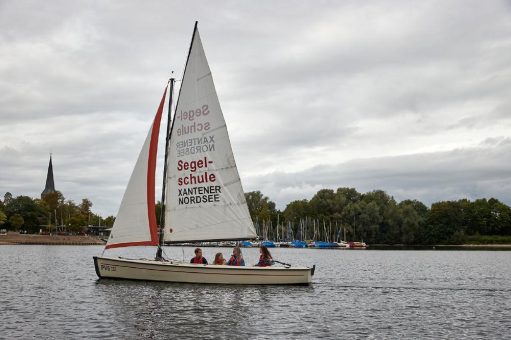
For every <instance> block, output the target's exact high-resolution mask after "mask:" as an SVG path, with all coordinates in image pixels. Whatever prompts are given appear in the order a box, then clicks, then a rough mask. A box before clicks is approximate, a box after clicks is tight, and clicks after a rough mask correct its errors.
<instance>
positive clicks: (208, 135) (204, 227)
mask: <svg viewBox="0 0 511 340" xmlns="http://www.w3.org/2000/svg"><path fill="white" fill-rule="evenodd" d="M168 152H169V158H168V163H167V167H168V168H167V171H168V173H167V179H166V180H167V192H166V197H167V202H166V204H165V208H166V209H165V234H164V235H165V238H164V239H165V241H167V242H168V241H171V242H183V241H198V240H203V241H207V240H210V241H211V240H241V239H253V238H256V237H257V234H256V232H255V229H254V225H253V223H252V220H251V218H250V213H249V211H248V207H247V203H246V201H245V195H244V193H243V188H242V186H241V182H240V177H239V174H238V170H237V168H236V162H235V160H234V155H233V152H232V148H231V143H230V141H229V135H228V133H227V127H226V125H225V120H224V116H223V113H222V109H221V108H220V103H219V101H218V97H217V94H216V90H215V85H214V84H213V78H212V76H211V71H210V69H209V65H208V62H207V60H206V55H205V54H204V49H203V47H202V43H201V39H200V36H199V32H198V30H197V26H195V29H194V33H193V37H192V43H191V46H190V51H189V55H188V60H187V62H186V67H185V72H184V76H183V81H182V84H181V89H180V92H179V98H178V101H177V106H176V110H175V114H174V121H173V125H172V131H171V136H170V143H169V150H168Z"/></svg>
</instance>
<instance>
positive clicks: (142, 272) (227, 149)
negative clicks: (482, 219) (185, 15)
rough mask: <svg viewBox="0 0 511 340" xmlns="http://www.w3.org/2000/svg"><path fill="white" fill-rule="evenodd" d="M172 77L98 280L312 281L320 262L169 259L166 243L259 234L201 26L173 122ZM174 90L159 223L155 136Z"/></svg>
mask: <svg viewBox="0 0 511 340" xmlns="http://www.w3.org/2000/svg"><path fill="white" fill-rule="evenodd" d="M174 82H175V80H174V79H170V80H169V83H168V84H167V86H166V87H165V90H164V93H163V97H162V99H161V101H160V104H159V107H158V110H157V112H156V116H155V118H154V120H153V123H152V125H151V127H150V129H149V133H148V135H147V138H146V140H145V142H144V144H143V146H142V150H141V152H140V154H139V157H138V160H137V162H136V164H135V168H134V169H133V172H132V175H131V177H130V180H129V182H128V185H127V187H126V191H125V193H124V196H123V198H122V201H121V205H120V208H119V212H118V214H117V218H116V220H115V223H114V226H113V227H112V231H111V233H110V237H109V239H108V241H107V243H106V245H105V249H104V250H103V254H102V255H101V256H94V266H95V270H96V273H97V275H98V277H99V278H115V279H131V280H149V281H166V282H187V283H208V284H310V283H311V278H312V275H313V274H314V269H315V266H313V267H301V266H296V267H295V266H292V265H287V264H286V265H285V266H282V267H279V266H271V267H249V266H247V267H237V266H226V265H197V264H190V263H184V262H182V261H178V260H170V259H165V258H164V256H163V251H162V249H163V246H164V244H171V243H184V242H199V241H200V242H202V241H241V240H252V239H256V238H257V234H256V231H255V228H254V225H253V222H252V220H251V218H250V214H249V211H248V207H247V203H246V201H245V195H244V192H243V188H242V185H241V180H240V177H239V174H238V170H237V167H236V162H235V160H234V155H233V152H232V148H231V143H230V140H229V135H228V132H227V127H226V124H225V120H224V117H223V113H222V110H221V108H220V102H219V100H218V97H217V93H216V90H215V86H214V83H213V78H212V75H211V71H210V68H209V65H208V62H207V59H206V56H205V54H204V49H203V46H202V42H201V39H200V36H199V31H198V29H197V22H196V23H195V27H194V30H193V35H192V40H191V44H190V48H189V52H188V57H187V61H186V66H185V70H184V74H183V78H182V82H181V87H180V90H179V95H178V99H177V103H176V107H175V110H174V118H173V119H171V109H172V93H173V87H174ZM167 88H169V91H168V92H169V105H168V107H169V110H168V119H167V133H166V145H165V162H164V169H163V185H162V187H163V189H162V200H161V202H162V205H163V210H164V214H162V216H161V217H160V221H159V225H160V226H163V228H160V227H159V226H158V223H157V219H156V212H155V176H156V175H155V174H156V154H157V149H158V135H159V130H160V122H161V119H162V115H163V109H164V104H165V99H166V96H167ZM138 246H153V247H156V256H155V258H154V259H128V258H124V257H111V256H106V255H105V252H107V251H108V250H110V249H113V248H121V247H138Z"/></svg>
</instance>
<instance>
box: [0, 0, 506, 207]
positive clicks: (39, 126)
mask: <svg viewBox="0 0 511 340" xmlns="http://www.w3.org/2000/svg"><path fill="white" fill-rule="evenodd" d="M196 20H197V21H198V22H199V31H200V35H201V39H202V43H203V45H204V49H205V52H206V56H207V58H208V61H209V65H210V68H211V71H212V74H213V79H214V82H215V86H216V90H217V93H218V96H219V100H220V103H221V106H222V111H223V113H224V117H225V120H226V122H227V127H228V130H229V134H230V138H231V143H232V148H233V151H234V154H235V157H236V162H237V165H238V170H239V173H240V176H241V179H242V183H243V187H244V189H245V192H248V191H256V190H259V191H261V192H262V193H263V194H264V195H265V196H268V197H269V199H270V200H272V201H274V202H275V203H276V204H277V208H279V209H282V210H283V209H284V208H285V207H286V205H287V204H288V203H289V202H291V201H293V200H301V199H311V198H312V196H313V195H314V194H315V193H316V192H317V191H318V190H320V189H323V188H328V189H334V190H335V189H337V188H339V187H353V188H355V189H357V191H359V192H362V193H364V192H369V191H372V190H384V191H386V192H387V193H388V194H389V195H391V196H393V197H394V198H395V199H396V201H398V202H399V201H402V200H405V199H416V200H420V201H422V202H423V203H425V204H426V205H428V206H429V205H430V204H431V203H434V202H438V201H443V200H457V199H462V198H468V199H470V200H474V199H478V198H491V197H494V198H497V199H499V200H501V201H502V202H504V203H506V204H508V205H511V3H510V2H509V1H493V0H490V1H479V0H477V1H471V0H467V1H455V0H452V1H451V0H449V1H318V0H310V1H300V0H294V1H268V0H262V1H243V0H242V1H239V0H236V1H222V0H221V1H214V2H212V1H163V0H162V1H156V0H151V1H115V0H113V1H67V0H63V1H55V0H49V1H25V0H19V1H11V0H0V198H1V197H3V194H4V193H5V192H11V193H12V194H13V196H19V195H27V196H30V197H34V198H36V197H39V196H40V194H41V192H42V190H43V189H44V185H45V181H46V172H47V167H48V161H49V155H50V153H52V155H53V156H52V157H53V170H54V178H55V186H56V189H57V190H59V191H61V192H62V193H63V195H64V197H65V198H66V199H68V200H73V201H74V202H75V203H79V202H81V200H82V198H88V199H90V200H91V201H92V202H93V207H92V210H93V211H94V212H95V213H98V214H100V215H102V216H104V217H106V216H108V215H115V214H116V213H117V209H118V207H119V204H120V200H121V198H122V195H123V193H124V189H125V186H126V184H127V182H128V180H129V176H130V174H131V171H132V169H133V166H134V164H135V162H136V158H137V156H138V153H139V152H140V148H141V146H142V144H143V141H144V139H145V137H146V135H147V131H148V129H149V126H150V124H151V121H152V119H153V117H154V114H155V112H156V109H157V106H158V104H159V100H160V98H161V94H162V93H163V89H164V86H165V84H166V82H167V80H168V78H170V76H171V72H172V71H173V72H174V74H173V75H174V76H175V77H176V78H178V79H179V78H181V77H182V73H183V68H184V64H185V61H186V56H187V53H188V48H189V44H190V39H191V35H192V31H193V25H194V23H195V21H196ZM176 93H177V92H176ZM162 154H163V153H162V152H160V158H159V167H158V169H159V170H158V173H161V164H162V163H163V162H162V157H163V156H162ZM160 176H161V175H160ZM160 187H161V186H160ZM160 187H159V188H160ZM159 188H157V189H159ZM157 192H158V191H157ZM158 196H159V194H158Z"/></svg>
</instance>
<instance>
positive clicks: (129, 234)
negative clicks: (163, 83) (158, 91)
mask: <svg viewBox="0 0 511 340" xmlns="http://www.w3.org/2000/svg"><path fill="white" fill-rule="evenodd" d="M166 94H167V88H166V87H165V91H164V93H163V97H162V99H161V102H160V106H159V107H158V111H157V112H156V116H155V117H154V121H153V124H152V125H151V128H150V129H149V133H148V135H147V138H146V140H145V142H144V146H143V147H142V150H141V151H140V154H139V156H138V159H137V163H136V165H135V168H134V169H133V173H132V174H131V177H130V180H129V182H128V186H127V187H126V191H125V192H124V196H123V198H122V201H121V206H120V207H119V212H118V213H117V217H116V219H115V222H114V226H113V227H112V231H111V233H110V238H109V239H108V242H107V244H106V246H105V249H109V248H118V247H129V246H157V245H158V227H157V225H156V212H155V204H154V201H155V197H154V194H155V192H154V191H155V181H154V177H155V173H156V153H157V150H158V135H159V133H160V122H161V116H162V112H163V106H164V103H165V96H166Z"/></svg>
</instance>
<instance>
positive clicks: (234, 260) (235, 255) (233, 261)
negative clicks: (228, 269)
mask: <svg viewBox="0 0 511 340" xmlns="http://www.w3.org/2000/svg"><path fill="white" fill-rule="evenodd" d="M227 265H228V266H244V265H245V260H243V255H241V248H240V247H234V249H233V250H232V255H231V258H230V259H229V261H227Z"/></svg>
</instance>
